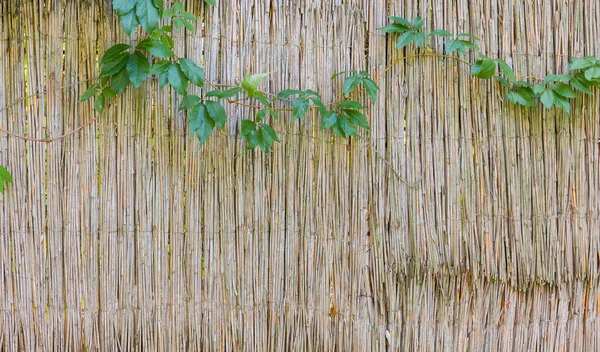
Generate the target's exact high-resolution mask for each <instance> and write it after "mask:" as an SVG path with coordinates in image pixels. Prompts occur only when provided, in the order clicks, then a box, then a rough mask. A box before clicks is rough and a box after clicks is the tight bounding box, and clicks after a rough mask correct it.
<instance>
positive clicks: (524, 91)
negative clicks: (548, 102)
mask: <svg viewBox="0 0 600 352" xmlns="http://www.w3.org/2000/svg"><path fill="white" fill-rule="evenodd" d="M506 96H507V98H508V99H509V100H510V101H512V102H513V103H514V104H521V105H523V106H526V107H530V108H532V107H535V94H534V93H533V90H532V89H531V88H528V87H521V88H518V89H517V90H516V91H512V92H509V93H508V94H507V95H506Z"/></svg>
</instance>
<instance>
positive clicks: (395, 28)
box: [379, 23, 410, 33]
mask: <svg viewBox="0 0 600 352" xmlns="http://www.w3.org/2000/svg"><path fill="white" fill-rule="evenodd" d="M379 30H380V31H382V32H385V33H404V32H406V31H409V30H410V28H408V27H406V26H403V25H401V24H398V23H392V24H388V25H387V26H385V27H381V28H379Z"/></svg>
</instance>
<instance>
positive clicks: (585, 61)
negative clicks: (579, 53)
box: [569, 56, 598, 71]
mask: <svg viewBox="0 0 600 352" xmlns="http://www.w3.org/2000/svg"><path fill="white" fill-rule="evenodd" d="M597 62H598V59H597V58H595V57H593V56H585V57H582V58H579V59H574V60H573V62H571V64H570V65H569V70H571V71H572V70H581V69H586V68H588V67H592V66H594V65H595V64H596V63H597Z"/></svg>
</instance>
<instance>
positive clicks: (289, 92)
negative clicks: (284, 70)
mask: <svg viewBox="0 0 600 352" xmlns="http://www.w3.org/2000/svg"><path fill="white" fill-rule="evenodd" d="M303 94H304V92H303V91H301V90H297V89H284V90H282V91H281V92H279V93H278V94H277V98H279V99H287V98H289V97H291V96H292V95H303Z"/></svg>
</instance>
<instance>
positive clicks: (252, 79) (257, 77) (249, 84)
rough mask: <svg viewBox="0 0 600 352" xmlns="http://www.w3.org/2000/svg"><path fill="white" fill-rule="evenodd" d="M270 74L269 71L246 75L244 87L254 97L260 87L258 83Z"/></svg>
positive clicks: (243, 82)
mask: <svg viewBox="0 0 600 352" xmlns="http://www.w3.org/2000/svg"><path fill="white" fill-rule="evenodd" d="M268 75H269V74H268V73H257V74H254V75H246V76H245V77H244V80H243V81H242V88H244V89H245V90H246V92H248V95H249V96H250V97H251V98H252V97H254V95H255V94H256V91H257V89H258V85H259V84H260V82H261V81H262V80H263V79H265V77H267V76H268Z"/></svg>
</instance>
